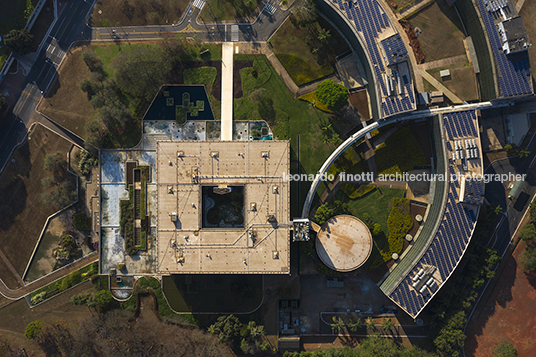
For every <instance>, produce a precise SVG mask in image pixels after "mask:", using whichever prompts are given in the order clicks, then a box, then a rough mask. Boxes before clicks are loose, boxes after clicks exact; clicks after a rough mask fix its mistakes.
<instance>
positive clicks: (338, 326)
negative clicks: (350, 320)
mask: <svg viewBox="0 0 536 357" xmlns="http://www.w3.org/2000/svg"><path fill="white" fill-rule="evenodd" d="M330 326H331V329H332V330H334V331H337V333H340V332H341V331H342V329H343V328H344V321H342V319H341V318H340V317H339V318H337V317H335V316H333V323H332V324H331V325H330Z"/></svg>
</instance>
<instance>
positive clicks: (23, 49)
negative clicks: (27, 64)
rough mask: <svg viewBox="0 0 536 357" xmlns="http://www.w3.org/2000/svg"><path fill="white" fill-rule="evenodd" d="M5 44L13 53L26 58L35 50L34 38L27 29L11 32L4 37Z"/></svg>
mask: <svg viewBox="0 0 536 357" xmlns="http://www.w3.org/2000/svg"><path fill="white" fill-rule="evenodd" d="M4 43H5V44H6V46H7V48H9V49H10V50H11V51H13V52H16V53H18V54H19V55H21V56H25V55H27V54H28V53H30V52H32V50H33V46H34V36H33V35H32V34H31V33H30V31H28V30H26V29H22V30H11V31H10V32H9V33H8V34H7V35H6V36H5V37H4Z"/></svg>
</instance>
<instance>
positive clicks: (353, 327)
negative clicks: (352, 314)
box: [347, 318, 361, 332]
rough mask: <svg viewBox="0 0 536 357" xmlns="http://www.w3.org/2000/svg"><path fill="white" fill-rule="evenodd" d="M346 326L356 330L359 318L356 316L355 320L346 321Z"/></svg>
mask: <svg viewBox="0 0 536 357" xmlns="http://www.w3.org/2000/svg"><path fill="white" fill-rule="evenodd" d="M347 326H348V328H349V329H350V331H352V332H357V329H358V328H359V326H361V319H360V318H357V320H355V321H353V320H350V322H348V325H347Z"/></svg>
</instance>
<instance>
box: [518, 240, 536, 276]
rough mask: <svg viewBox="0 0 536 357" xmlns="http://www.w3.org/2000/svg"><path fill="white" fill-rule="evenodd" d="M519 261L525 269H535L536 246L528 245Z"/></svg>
mask: <svg viewBox="0 0 536 357" xmlns="http://www.w3.org/2000/svg"><path fill="white" fill-rule="evenodd" d="M521 263H522V264H523V265H524V269H525V270H526V271H535V270H536V247H530V246H528V247H527V248H526V249H525V252H524V253H523V256H522V258H521Z"/></svg>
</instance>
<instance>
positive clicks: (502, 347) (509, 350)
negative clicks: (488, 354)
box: [493, 341, 517, 357]
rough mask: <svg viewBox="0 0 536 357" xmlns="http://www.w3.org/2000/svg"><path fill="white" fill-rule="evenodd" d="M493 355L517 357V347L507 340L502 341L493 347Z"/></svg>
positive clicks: (497, 356)
mask: <svg viewBox="0 0 536 357" xmlns="http://www.w3.org/2000/svg"><path fill="white" fill-rule="evenodd" d="M493 357H517V349H516V348H515V347H514V346H513V345H512V344H511V343H508V342H506V341H501V342H499V343H498V344H497V346H496V347H495V348H494V349H493Z"/></svg>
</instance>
